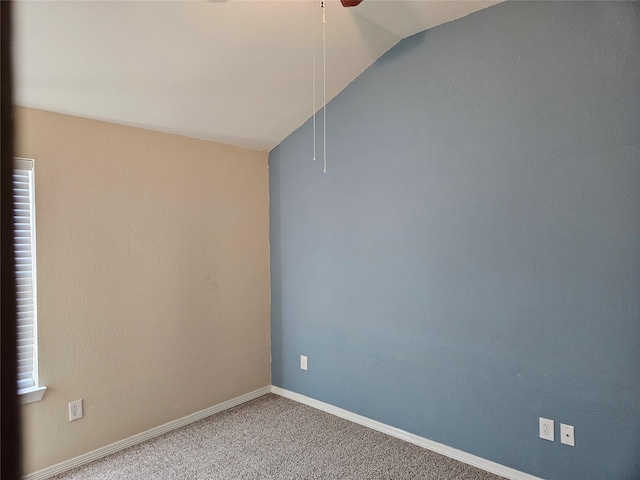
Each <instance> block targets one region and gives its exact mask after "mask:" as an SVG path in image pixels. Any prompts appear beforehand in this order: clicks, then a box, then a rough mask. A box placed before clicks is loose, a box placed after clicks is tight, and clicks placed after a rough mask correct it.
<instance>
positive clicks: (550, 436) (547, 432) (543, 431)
mask: <svg viewBox="0 0 640 480" xmlns="http://www.w3.org/2000/svg"><path fill="white" fill-rule="evenodd" d="M540 438H544V439H545V440H549V441H550V442H553V441H555V436H554V422H553V420H549V419H548V418H542V417H540Z"/></svg>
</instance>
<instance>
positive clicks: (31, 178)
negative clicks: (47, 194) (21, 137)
mask: <svg viewBox="0 0 640 480" xmlns="http://www.w3.org/2000/svg"><path fill="white" fill-rule="evenodd" d="M16 171H20V172H21V173H22V175H24V172H26V173H27V179H28V186H29V191H28V203H29V234H30V245H31V249H30V250H31V251H30V252H29V253H30V263H31V272H30V273H31V284H32V285H31V304H32V306H33V314H32V327H31V328H32V332H33V333H32V345H31V346H32V351H33V356H32V370H31V379H32V382H29V384H28V385H25V384H24V381H23V386H22V387H21V386H20V384H18V385H17V388H18V397H19V399H20V403H21V404H25V403H32V402H37V401H39V400H41V399H42V397H43V396H44V392H45V390H46V387H45V386H42V385H40V384H39V377H38V308H37V304H38V302H37V299H38V291H37V283H38V282H37V274H36V271H37V269H36V250H37V249H36V215H35V161H34V159H31V158H20V157H16V158H14V159H13V172H14V174H13V175H12V184H13V186H14V187H15V186H16V183H17V178H16V175H15V172H16ZM15 195H16V193H15V192H14V199H15ZM23 196H24V195H23ZM13 216H14V219H15V217H16V210H15V205H14V213H13ZM14 233H15V232H14ZM14 246H16V247H17V242H16V237H15V236H14ZM17 250H18V249H17V248H16V273H17V271H18V268H17V260H18V254H17ZM18 292H19V286H18V285H16V298H17V294H18ZM22 293H23V294H24V292H22ZM16 320H17V317H16ZM16 325H17V324H16ZM17 340H18V342H19V343H20V341H21V335H20V332H19V331H18V332H17Z"/></svg>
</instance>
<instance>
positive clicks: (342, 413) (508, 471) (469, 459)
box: [271, 386, 542, 480]
mask: <svg viewBox="0 0 640 480" xmlns="http://www.w3.org/2000/svg"><path fill="white" fill-rule="evenodd" d="M271 392H272V393H275V394H276V395H280V396H282V397H286V398H289V399H291V400H295V401H296V402H299V403H303V404H305V405H309V406H310V407H313V408H317V409H318V410H322V411H324V412H327V413H330V414H332V415H335V416H336V417H341V418H344V419H345V420H349V421H351V422H354V423H357V424H360V425H363V426H365V427H368V428H371V429H373V430H377V431H379V432H382V433H386V434H387V435H391V436H392V437H396V438H399V439H401V440H405V441H407V442H409V443H413V444H414V445H418V446H420V447H423V448H426V449H427V450H431V451H432V452H436V453H439V454H441V455H445V456H447V457H449V458H453V459H454V460H458V461H460V462H463V463H466V464H467V465H472V466H474V467H477V468H481V469H482V470H485V471H487V472H490V473H494V474H496V475H500V476H501V477H505V478H508V479H510V480H542V479H541V478H539V477H534V476H533V475H529V474H528V473H524V472H521V471H519V470H515V469H513V468H510V467H506V466H504V465H500V464H499V463H495V462H492V461H490V460H486V459H484V458H481V457H477V456H475V455H472V454H470V453H467V452H463V451H462V450H458V449H455V448H453V447H448V446H447V445H443V444H442V443H438V442H434V441H433V440H428V439H426V438H424V437H420V436H418V435H414V434H413V433H409V432H407V431H405V430H400V429H399V428H395V427H392V426H390V425H387V424H384V423H382V422H378V421H376V420H371V419H370V418H367V417H363V416H362V415H358V414H356V413H353V412H350V411H348V410H344V409H342V408H339V407H335V406H333V405H330V404H328V403H324V402H321V401H319V400H315V399H313V398H310V397H306V396H304V395H300V394H299V393H295V392H291V391H289V390H285V389H283V388H280V387H276V386H271Z"/></svg>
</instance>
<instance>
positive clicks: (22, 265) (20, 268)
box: [13, 158, 37, 389]
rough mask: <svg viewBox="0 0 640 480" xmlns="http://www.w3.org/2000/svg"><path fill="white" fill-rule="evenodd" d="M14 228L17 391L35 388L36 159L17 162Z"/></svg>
mask: <svg viewBox="0 0 640 480" xmlns="http://www.w3.org/2000/svg"><path fill="white" fill-rule="evenodd" d="M13 199H14V207H13V226H14V232H13V235H14V244H15V251H16V294H17V317H18V389H23V388H29V387H34V386H36V382H37V371H36V365H37V362H36V348H37V341H36V338H37V337H36V302H35V299H36V296H35V291H36V288H35V287H36V285H35V223H34V218H35V215H34V195H33V160H30V159H23V158H17V159H14V169H13Z"/></svg>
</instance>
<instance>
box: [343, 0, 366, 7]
mask: <svg viewBox="0 0 640 480" xmlns="http://www.w3.org/2000/svg"><path fill="white" fill-rule="evenodd" d="M340 2H342V6H343V7H355V6H357V5H360V2H362V0H340Z"/></svg>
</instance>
